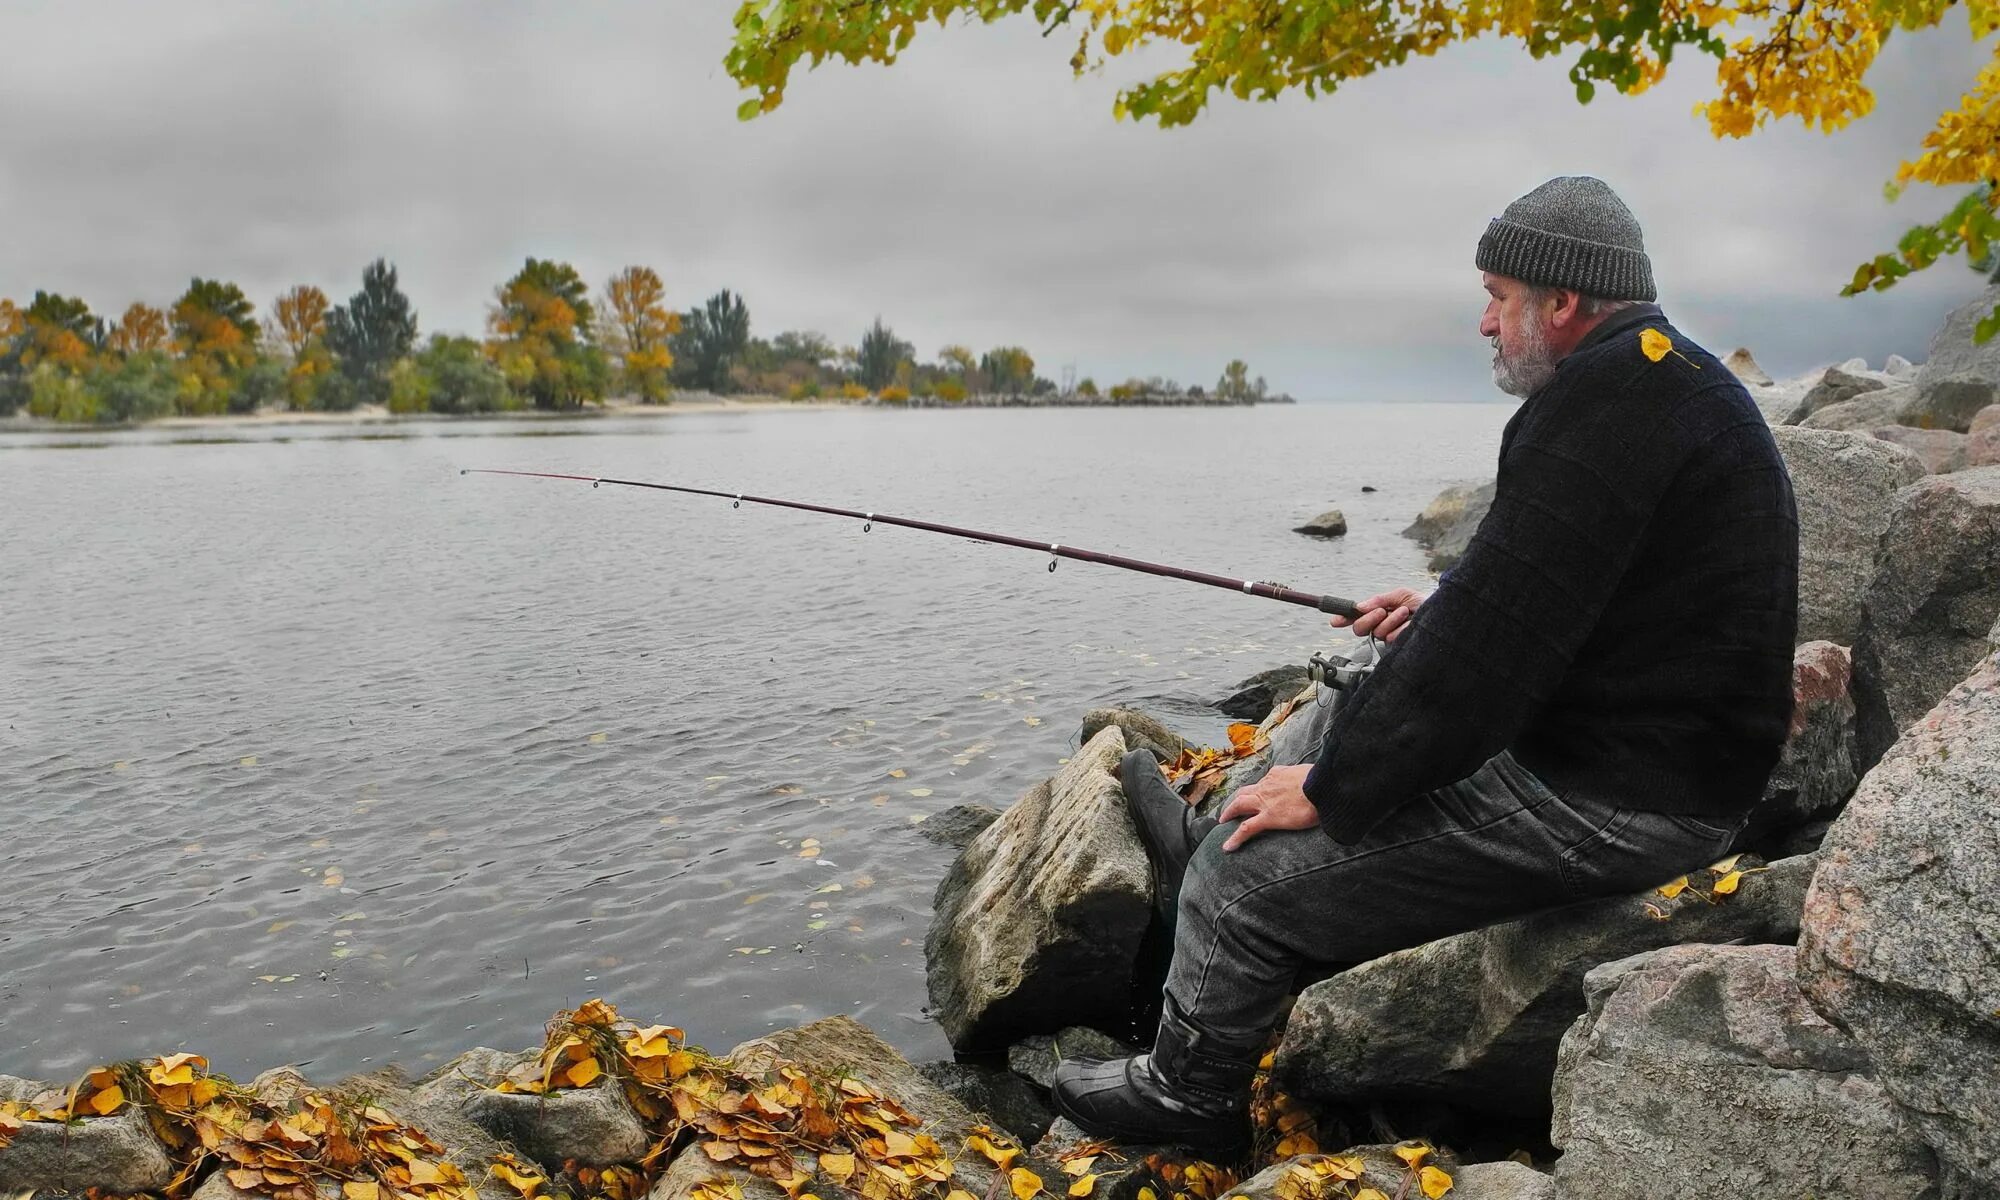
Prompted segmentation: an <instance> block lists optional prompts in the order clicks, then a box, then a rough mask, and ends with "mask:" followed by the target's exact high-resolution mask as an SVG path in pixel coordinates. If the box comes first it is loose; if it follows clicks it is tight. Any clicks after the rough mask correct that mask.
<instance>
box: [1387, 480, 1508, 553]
mask: <svg viewBox="0 0 2000 1200" xmlns="http://www.w3.org/2000/svg"><path fill="white" fill-rule="evenodd" d="M1491 486H1492V485H1491V484H1476V483H1455V484H1453V485H1452V486H1450V487H1448V488H1446V489H1445V490H1443V491H1441V492H1439V493H1438V494H1437V495H1436V496H1435V497H1433V498H1432V500H1431V502H1430V503H1429V504H1426V505H1424V511H1422V512H1420V513H1418V514H1417V519H1416V520H1414V521H1412V522H1410V524H1409V526H1408V528H1406V529H1404V530H1403V536H1404V537H1406V538H1409V539H1411V540H1412V541H1414V542H1416V543H1417V544H1418V545H1419V546H1422V547H1424V548H1425V549H1426V550H1428V549H1430V548H1431V547H1432V546H1434V545H1436V544H1437V540H1438V539H1439V538H1440V537H1443V536H1444V532H1445V530H1447V529H1450V528H1451V527H1452V526H1453V525H1455V524H1457V523H1458V521H1459V520H1460V519H1461V518H1462V517H1464V516H1465V512H1466V509H1467V507H1468V506H1470V505H1471V504H1473V503H1474V498H1475V497H1476V496H1477V495H1478V493H1479V492H1480V491H1481V490H1483V489H1484V488H1488V487H1491Z"/></svg>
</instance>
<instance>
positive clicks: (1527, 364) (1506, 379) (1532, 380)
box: [1493, 321, 1556, 399]
mask: <svg viewBox="0 0 2000 1200" xmlns="http://www.w3.org/2000/svg"><path fill="white" fill-rule="evenodd" d="M1555 377H1556V356H1555V354H1554V353H1553V352H1552V351H1551V350H1550V348H1549V331H1548V327H1547V326H1545V325H1543V324H1542V323H1541V322H1540V321H1534V322H1530V323H1529V324H1527V325H1525V326H1523V327H1522V329H1521V337H1520V348H1519V349H1518V350H1517V351H1516V352H1515V353H1514V354H1513V355H1512V356H1511V357H1510V356H1508V355H1506V354H1503V353H1502V352H1501V350H1500V339H1499V338H1494V339H1493V386H1495V387H1497V388H1499V389H1500V390H1501V391H1503V392H1505V393H1507V394H1508V395H1510V396H1520V397H1522V398H1523V399H1526V398H1527V397H1529V396H1532V395H1534V394H1535V393H1536V392H1538V391H1540V390H1541V389H1542V387H1543V385H1545V384H1547V383H1548V381H1549V380H1551V379H1554V378H1555Z"/></svg>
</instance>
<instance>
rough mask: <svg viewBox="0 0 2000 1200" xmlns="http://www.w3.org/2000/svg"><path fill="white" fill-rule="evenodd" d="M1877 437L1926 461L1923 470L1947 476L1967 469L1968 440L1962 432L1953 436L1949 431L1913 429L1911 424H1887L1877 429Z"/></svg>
mask: <svg viewBox="0 0 2000 1200" xmlns="http://www.w3.org/2000/svg"><path fill="white" fill-rule="evenodd" d="M1875 436H1876V437H1878V438H1881V439H1882V440H1883V441H1885V442H1894V443H1896V444H1897V445H1898V446H1902V447H1905V448H1906V449H1908V450H1909V451H1910V452H1911V453H1912V454H1915V455H1916V456H1917V457H1918V458H1920V459H1922V460H1923V461H1924V470H1926V471H1928V472H1930V473H1931V474H1933V475H1945V474H1949V473H1950V472H1952V471H1960V470H1964V469H1965V466H1966V449H1967V448H1966V441H1967V438H1966V436H1965V435H1964V434H1962V433H1953V432H1952V431H1951V430H1949V429H1913V428H1911V427H1910V426H1908V425H1885V426H1883V427H1882V428H1880V429H1877V430H1875Z"/></svg>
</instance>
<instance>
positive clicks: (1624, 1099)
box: [1552, 946, 1937, 1200]
mask: <svg viewBox="0 0 2000 1200" xmlns="http://www.w3.org/2000/svg"><path fill="white" fill-rule="evenodd" d="M1792 965H1793V951H1792V948H1791V947H1790V946H1675V947H1671V948H1668V949H1665V950H1660V951H1657V952H1655V953H1651V954H1643V955H1639V956H1636V957H1633V958H1629V959H1625V960H1623V961H1620V962H1615V963H1609V964H1606V965H1605V966H1602V967H1599V968H1597V969H1596V970H1594V971H1592V972H1591V973H1590V974H1589V976H1588V977H1586V979H1585V982H1584V987H1585V991H1586V996H1587V1000H1588V1004H1589V1011H1588V1012H1587V1013H1586V1014H1585V1015H1584V1017H1583V1018H1582V1019H1581V1020H1579V1021H1578V1022H1577V1023H1576V1027H1575V1028H1574V1029H1572V1030H1571V1031H1570V1033H1569V1035H1568V1036H1567V1037H1565V1038H1564V1039H1563V1043H1562V1064H1561V1067H1560V1069H1559V1071H1558V1073H1557V1076H1556V1085H1555V1121H1554V1124H1553V1127H1552V1137H1553V1140H1554V1142H1555V1144H1556V1145H1557V1146H1558V1147H1559V1148H1560V1149H1561V1150H1562V1152H1563V1153H1562V1157H1561V1158H1559V1159H1558V1160H1556V1187H1557V1190H1558V1192H1559V1194H1561V1195H1564V1196H1577V1197H1583V1196H1588V1197H1591V1200H1626V1198H1627V1197H1629V1198H1631V1200H1656V1198H1657V1197H1660V1196H1680V1195H1701V1196H1812V1197H1815V1198H1816V1200H1850V1198H1851V1200H1878V1198H1879V1197H1883V1196H1912V1197H1915V1196H1931V1195H1935V1194H1936V1193H1935V1191H1934V1190H1933V1189H1934V1187H1935V1185H1936V1181H1937V1169H1936V1162H1935V1158H1934V1156H1933V1155H1932V1154H1931V1152H1930V1150H1929V1148H1928V1147H1926V1146H1925V1145H1924V1144H1923V1142H1922V1140H1921V1139H1920V1138H1919V1137H1918V1136H1917V1134H1916V1130H1915V1129H1914V1128H1913V1127H1912V1126H1911V1125H1910V1124H1909V1122H1908V1121H1906V1120H1905V1119H1904V1118H1903V1116H1902V1114H1901V1113H1899V1112H1898V1111H1897V1109H1896V1106H1895V1104H1894V1103H1893V1102H1892V1101H1891V1100H1890V1098H1889V1094H1888V1093H1887V1092H1886V1091H1885V1090H1884V1089H1883V1087H1882V1085H1881V1084H1880V1083H1878V1082H1876V1081H1875V1080H1874V1079H1872V1078H1870V1076H1869V1074H1868V1066H1869V1064H1868V1056H1867V1054H1866V1053H1865V1052H1864V1050H1863V1049H1862V1048H1861V1047H1860V1046H1858V1045H1857V1044H1855V1042H1854V1040H1853V1039H1851V1038H1849V1037H1848V1036H1847V1035H1845V1034H1843V1033H1842V1032H1841V1031H1840V1030H1838V1029H1836V1028H1834V1027H1833V1026H1832V1025H1831V1024H1829V1023H1827V1022H1826V1021H1825V1020H1824V1019H1822V1018H1821V1017H1820V1016H1819V1014H1817V1013H1815V1012H1814V1011H1813V1009H1812V1007H1811V1006H1810V1005H1808V1004H1807V1003H1806V1001H1805V997H1804V996H1802V995H1801V994H1800V992H1799V988H1798V985H1797V983H1796V982H1795V981H1794V979H1793V975H1792ZM1808 1131H1810V1132H1808Z"/></svg>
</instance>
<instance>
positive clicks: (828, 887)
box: [813, 883, 840, 894]
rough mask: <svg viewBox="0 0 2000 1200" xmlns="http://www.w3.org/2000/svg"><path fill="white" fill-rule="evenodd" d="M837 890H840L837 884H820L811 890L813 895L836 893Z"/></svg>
mask: <svg viewBox="0 0 2000 1200" xmlns="http://www.w3.org/2000/svg"><path fill="white" fill-rule="evenodd" d="M839 890H840V885H839V884H838V883H826V884H821V885H820V886H819V887H816V888H814V889H813V891H814V893H815V894H819V893H825V892H837V891H839Z"/></svg>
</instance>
